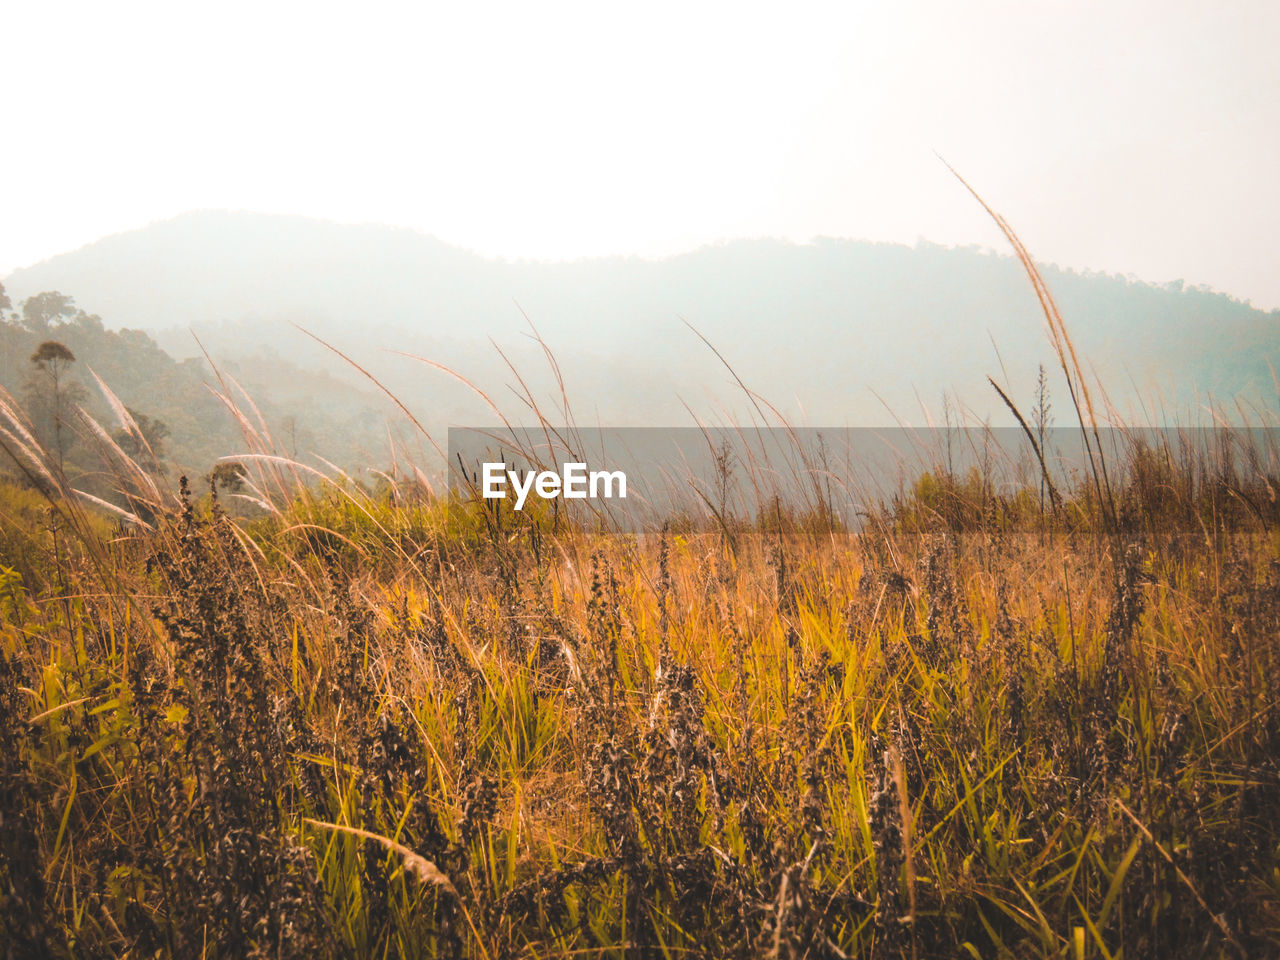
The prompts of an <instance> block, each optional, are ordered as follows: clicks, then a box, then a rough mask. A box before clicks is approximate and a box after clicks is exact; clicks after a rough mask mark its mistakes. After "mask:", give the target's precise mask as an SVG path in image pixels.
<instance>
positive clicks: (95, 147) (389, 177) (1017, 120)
mask: <svg viewBox="0 0 1280 960" xmlns="http://www.w3.org/2000/svg"><path fill="white" fill-rule="evenodd" d="M4 21H5V24H4V35H5V43H4V50H3V53H2V54H0V78H2V80H0V122H2V125H0V137H2V138H3V141H2V144H0V171H2V172H3V179H2V180H0V275H3V274H5V273H7V272H8V271H9V270H11V269H13V268H15V267H19V266H24V265H27V264H29V263H32V262H35V261H38V260H41V259H44V258H46V257H49V256H51V255H54V254H56V253H60V252H63V251H66V250H70V249H74V248H76V247H78V246H81V245H82V244H85V243H88V242H91V241H92V240H95V239H97V238H98V237H100V236H102V235H104V234H108V233H114V232H118V231H121V230H127V229H131V228H134V227H139V226H142V225H144V224H146V223H148V222H150V221H153V220H158V219H165V218H167V217H171V216H174V215H176V214H178V213H181V212H183V211H186V210H191V209H197V208H231V209H247V210H258V211H265V212H287V213H301V214H307V215H311V216H316V217H323V218H328V219H334V220H341V221H353V222H359V221H379V222H385V223H392V224H398V225H404V226H410V227H415V228H418V229H421V230H423V231H426V232H428V233H432V234H434V235H436V236H438V237H440V238H442V239H444V240H448V241H451V242H455V243H459V244H462V245H464V246H467V247H470V248H472V249H475V250H479V251H481V252H485V253H492V254H501V255H506V256H530V257H541V258H558V257H569V256H581V255H592V254H605V253H639V254H642V255H657V254H664V253H670V252H676V251H680V250H684V249H689V248H691V247H694V246H697V245H699V244H702V243H706V242H710V241H714V240H717V239H722V238H728V237H738V236H761V235H777V236H787V237H791V238H794V239H799V240H804V239H808V238H810V237H812V236H814V235H818V234H825V235H829V236H847V237H857V238H868V239H884V240H900V241H906V242H912V241H914V240H916V239H917V238H918V237H924V238H927V239H929V240H932V241H934V242H938V243H947V244H951V243H980V244H983V245H990V246H994V247H997V248H998V249H1000V250H1004V249H1005V246H1004V244H1003V242H1002V241H1000V239H999V237H998V235H997V234H996V233H995V231H994V228H993V227H992V226H991V225H990V224H989V223H988V222H987V221H986V219H985V215H984V214H983V213H982V211H981V209H980V208H979V207H978V206H977V205H976V204H975V203H974V201H973V200H972V199H971V198H970V197H968V195H967V194H966V193H965V192H964V190H963V189H962V188H961V187H960V185H959V184H958V183H957V182H956V181H954V180H953V179H951V177H950V174H948V173H947V172H946V169H945V168H944V167H943V166H942V164H941V163H940V162H939V161H938V159H937V158H936V157H935V156H934V151H935V150H936V151H937V152H938V153H940V154H942V155H943V156H945V157H946V158H947V159H948V160H949V161H950V162H951V163H952V164H954V165H955V166H956V167H957V168H958V169H959V170H960V171H961V172H962V173H963V174H964V175H965V176H966V177H967V178H968V179H969V180H970V181H971V182H972V183H973V184H974V186H975V187H977V188H978V189H979V190H980V191H982V192H983V193H984V194H985V195H986V197H987V199H988V200H989V201H990V202H991V203H992V204H993V205H994V206H995V207H996V208H997V209H999V210H1000V211H1001V212H1002V213H1003V214H1004V215H1005V216H1006V218H1007V219H1008V220H1009V221H1010V222H1011V223H1012V224H1013V225H1014V227H1015V228H1016V229H1017V230H1019V232H1020V233H1021V234H1022V237H1023V240H1024V241H1025V242H1026V243H1027V244H1028V246H1029V247H1030V248H1031V250H1032V252H1033V254H1035V255H1036V256H1037V258H1039V259H1041V260H1044V261H1051V262H1057V263H1060V264H1063V265H1068V266H1074V267H1077V268H1092V269H1101V270H1106V271H1108V272H1117V273H1131V274H1134V275H1137V276H1139V277H1142V278H1143V279H1148V280H1153V281H1165V280H1171V279H1175V278H1182V279H1185V280H1186V281H1187V282H1189V283H1207V284H1210V285H1211V286H1213V287H1215V288H1216V289H1220V290H1224V291H1227V292H1229V293H1232V294H1234V295H1236V296H1240V297H1243V298H1250V299H1252V300H1253V302H1254V304H1255V305H1257V306H1261V307H1264V308H1268V309H1270V308H1274V307H1280V53H1278V51H1280V4H1277V3H1275V2H1274V0H1257V2H1230V0H1227V2H1222V0H1219V2H1203V3H1186V2H1179V0H1151V2H1145V0H1144V2H1123V0H1111V2H1094V0H1060V2H1059V0H1021V2H999V0H970V2H965V3H956V2H955V0H911V2H893V3H886V2H880V3H874V4H873V3H858V2H848V0H846V2H834V3H819V2H803V0H802V2H791V3H789V4H787V5H785V8H784V5H783V4H780V3H771V4H752V3H749V2H744V0H737V2H732V3H714V4H713V3H703V4H698V3H694V2H690V0H685V2H678V3H668V2H665V0H644V2H641V3H633V4H628V5H625V6H624V5H622V4H616V3H607V2H605V3H602V2H599V0H596V2H584V3H560V2H555V0H539V2H537V3H531V2H529V0H523V2H519V3H508V2H505V0H504V2H495V0H489V2H486V3H474V4H473V3H466V2H460V0H451V2H448V3H415V4H403V5H392V4H377V3H362V4H359V5H356V4H350V3H348V4H343V5H341V6H337V5H335V6H327V5H323V4H317V3H306V4H275V5H272V4H265V3H252V4H241V3H235V2H223V3H217V4H203V5H199V6H197V5H193V4H183V3H171V2H170V3H156V4H138V3H111V4H105V3H101V2H96V3H90V4H66V3H57V2H42V3H35V2H29V3H14V4H10V5H8V8H7V9H6V13H5V16H4ZM71 292H72V293H74V291H71Z"/></svg>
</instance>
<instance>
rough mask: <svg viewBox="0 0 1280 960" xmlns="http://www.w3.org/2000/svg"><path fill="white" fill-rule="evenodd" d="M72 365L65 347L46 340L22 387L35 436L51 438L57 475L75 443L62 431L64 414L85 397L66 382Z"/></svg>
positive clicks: (79, 388)
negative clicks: (41, 435)
mask: <svg viewBox="0 0 1280 960" xmlns="http://www.w3.org/2000/svg"><path fill="white" fill-rule="evenodd" d="M27 302H28V303H30V301H27ZM75 361H76V357H75V354H74V353H72V352H71V351H70V350H69V349H68V348H67V347H66V345H65V344H61V343H59V342H58V341H57V340H46V341H44V342H43V343H41V344H40V346H39V347H37V348H36V352H35V353H33V354H31V363H32V365H33V366H34V367H35V369H34V370H33V371H32V373H31V376H30V377H29V378H28V379H27V384H26V387H27V405H28V410H29V411H30V413H31V419H32V421H33V423H34V425H35V427H36V430H37V432H38V433H41V434H43V438H44V440H45V441H46V443H47V442H48V440H49V439H50V438H52V440H53V450H54V452H55V453H56V454H57V457H58V474H59V475H61V474H62V471H63V461H64V458H65V456H66V452H67V449H68V448H69V447H70V446H71V443H72V441H73V440H74V439H75V437H74V435H73V434H72V433H71V432H70V431H68V430H65V429H64V427H65V424H66V411H67V410H68V409H69V408H70V407H71V406H72V405H73V404H76V403H80V402H83V401H84V399H85V397H86V394H85V390H84V387H82V386H81V385H80V384H78V383H76V382H75V381H74V380H70V379H68V369H69V368H70V366H71V364H73V363H75Z"/></svg>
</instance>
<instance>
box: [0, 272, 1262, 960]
mask: <svg viewBox="0 0 1280 960" xmlns="http://www.w3.org/2000/svg"><path fill="white" fill-rule="evenodd" d="M1027 262H1028V264H1029V261H1027ZM1031 272H1032V275H1033V278H1034V270H1032V271H1031ZM1046 296H1047V294H1046ZM1051 306H1052V304H1051V301H1046V311H1047V316H1048V317H1049V322H1050V329H1051V332H1052V333H1053V336H1054V338H1055V343H1056V344H1057V347H1058V355H1059V358H1060V359H1061V360H1062V366H1063V370H1064V372H1065V373H1066V375H1067V377H1068V383H1069V384H1070V385H1071V397H1072V409H1073V410H1074V413H1075V415H1076V416H1077V418H1078V420H1079V425H1080V427H1081V429H1082V430H1084V431H1086V436H1087V435H1088V432H1089V431H1090V430H1091V429H1092V425H1093V423H1094V415H1093V411H1092V407H1091V404H1092V401H1091V400H1090V397H1089V394H1088V392H1087V391H1086V390H1085V389H1084V381H1083V378H1082V377H1081V376H1080V375H1079V369H1078V365H1077V364H1076V363H1075V360H1074V357H1073V356H1072V354H1071V351H1070V343H1069V341H1068V340H1065V330H1062V331H1061V332H1060V333H1059V328H1060V326H1061V321H1060V320H1056V321H1055V318H1054V312H1053V311H1052V310H1051ZM111 400H112V398H111V397H110V395H109V394H108V395H107V401H108V403H109V404H111ZM113 406H114V407H117V408H119V410H123V406H122V405H120V404H118V403H115V404H114V405H113ZM3 413H4V415H5V423H4V427H5V443H6V446H7V448H8V449H9V451H10V452H11V453H12V454H13V456H14V460H15V463H16V464H18V465H19V466H20V468H21V469H20V470H17V472H15V474H14V475H13V478H12V479H11V480H9V481H6V482H5V483H4V485H3V486H2V487H0V550H2V551H3V553H2V555H0V563H3V566H2V567H0V605H2V606H3V611H4V615H3V627H2V628H0V629H2V631H3V632H2V633H0V949H2V951H3V952H4V953H5V954H7V955H8V956H12V957H26V956H77V957H79V956H83V957H97V956H130V957H150V956H173V957H224V958H225V957H247V956H260V957H294V956H297V957H360V958H366V957H367V958H373V957H389V956H408V957H474V958H489V960H497V958H500V957H502V958H507V957H511V958H514V957H530V958H533V957H538V958H552V957H566V958H567V957H595V956H599V957H618V958H630V957H646V958H647V957H723V958H732V957H742V958H754V957H777V958H783V957H785V958H838V957H912V958H919V957H954V956H972V957H1009V956H1013V957H1027V956H1045V957H1074V958H1082V957H1106V958H1118V957H1121V956H1124V957H1129V958H1133V957H1202V956H1206V957H1217V956H1227V957H1243V956H1267V955H1276V954H1277V953H1280V759H1278V758H1280V715H1278V713H1277V703H1276V692H1277V684H1276V679H1275V678H1276V677H1277V676H1278V675H1280V497H1278V494H1280V472H1277V471H1276V470H1274V469H1272V468H1271V467H1270V466H1268V465H1269V464H1271V462H1272V461H1271V460H1270V456H1271V454H1272V453H1273V452H1274V451H1269V450H1266V449H1257V448H1256V447H1250V446H1248V441H1247V439H1246V438H1245V437H1244V436H1243V435H1242V436H1241V437H1237V439H1236V441H1234V442H1233V443H1234V446H1233V445H1232V444H1228V443H1224V444H1222V445H1221V446H1220V447H1218V448H1217V451H1216V452H1215V451H1210V450H1203V449H1201V450H1189V449H1183V450H1179V449H1176V448H1174V447H1172V446H1166V447H1163V448H1151V447H1143V446H1141V445H1138V444H1134V445H1132V446H1131V447H1130V450H1129V453H1128V455H1127V456H1126V457H1125V458H1124V459H1123V460H1116V459H1112V460H1111V461H1110V462H1102V461H1097V462H1095V465H1094V469H1093V470H1091V471H1090V472H1089V473H1088V474H1086V475H1084V476H1082V477H1081V478H1079V481H1078V483H1076V484H1074V485H1072V486H1069V487H1061V488H1057V487H1055V488H1054V489H1053V490H1051V491H1049V492H1048V494H1047V495H1046V494H1044V493H1042V491H1041V489H1040V485H1039V483H1038V482H1034V481H1033V483H1032V484H1030V485H1029V486H1028V487H1027V488H1026V489H1024V490H1021V491H1017V490H1015V491H1008V490H1004V491H1001V490H999V489H996V488H994V487H993V486H992V484H990V483H989V478H987V477H985V476H984V475H983V474H981V473H980V472H978V473H974V474H971V475H969V474H967V475H964V476H955V475H951V474H949V473H947V472H946V471H945V470H938V471H934V472H932V473H931V474H930V475H929V476H928V477H924V478H921V479H920V481H919V482H918V483H916V484H915V485H914V486H913V487H910V488H908V489H907V490H905V491H903V492H902V494H901V495H900V496H898V497H897V498H891V499H890V500H888V501H886V502H884V503H881V504H879V505H878V506H877V507H876V508H874V509H871V510H869V511H868V515H867V516H866V517H865V518H864V519H865V523H864V524H863V525H862V526H861V527H860V528H859V529H857V530H852V529H846V528H845V527H844V526H843V525H841V524H839V523H836V522H834V520H833V519H832V517H831V515H830V514H828V513H824V512H821V511H819V512H818V513H817V514H812V513H810V514H806V515H797V514H795V513H787V512H785V511H783V510H779V509H774V510H772V511H771V512H770V511H766V512H764V513H762V514H761V516H759V517H757V518H756V519H755V520H754V521H752V522H750V523H743V524H742V525H740V526H739V527H737V528H735V529H732V530H731V529H730V528H729V527H728V526H727V524H723V523H722V524H714V523H713V524H709V525H702V526H699V525H698V524H688V523H686V524H684V525H682V526H681V527H680V528H679V530H678V532H677V530H676V529H675V528H671V529H668V530H665V531H656V530H655V531H654V532H652V533H647V534H641V535H623V534H619V533H608V532H600V531H597V530H592V529H586V528H584V527H573V526H570V525H568V524H566V523H564V522H560V521H557V520H556V519H555V518H552V517H549V516H548V515H546V514H545V513H543V514H538V513H536V512H534V513H532V514H530V515H525V514H520V515H516V514H514V513H512V512H510V511H506V512H503V511H501V510H499V511H495V510H493V509H488V508H485V507H484V506H483V505H481V504H476V503H468V502H464V501H463V500H461V499H458V498H450V497H448V496H444V495H439V496H437V495H432V494H430V493H429V492H428V491H427V490H426V489H425V487H424V486H423V485H422V484H421V483H419V482H416V481H414V480H410V479H394V478H389V479H388V480H387V482H386V483H385V484H384V485H383V486H382V487H381V488H380V489H378V490H366V489H364V488H362V487H361V486H360V485H358V484H356V483H354V482H349V481H346V480H343V479H342V478H340V477H339V478H330V479H324V480H319V479H316V478H315V477H313V476H311V475H310V474H307V473H305V472H301V470H300V468H298V467H297V465H295V464H290V463H288V462H285V461H283V460H273V459H261V458H259V459H253V458H246V462H247V463H249V464H250V469H249V470H248V472H247V475H246V476H243V477H242V476H241V475H240V474H239V473H238V472H236V471H224V472H223V473H222V474H221V475H220V476H216V477H211V478H208V479H206V480H203V481H197V480H196V479H195V478H191V480H190V482H188V481H187V480H186V479H184V480H183V482H182V484H181V489H180V491H179V492H178V493H177V494H176V495H171V494H168V493H167V492H166V491H165V489H164V481H163V479H162V478H161V476H160V475H159V472H158V471H157V470H151V469H145V468H143V467H141V466H138V465H137V463H139V462H145V459H146V438H145V436H144V435H143V433H142V431H141V429H140V428H138V427H137V424H136V423H135V424H133V426H132V427H130V423H131V421H130V419H129V417H128V415H127V411H125V413H124V414H123V415H122V416H121V423H122V426H121V429H122V430H124V431H125V432H126V433H128V434H130V435H132V436H134V439H135V440H136V442H137V447H136V452H137V456H136V457H130V456H129V455H127V452H126V451H125V450H124V449H122V447H121V445H120V444H119V443H117V442H116V441H115V440H113V439H112V436H111V434H109V433H108V432H107V431H98V432H97V433H94V432H92V431H89V434H88V435H86V440H85V442H86V443H89V442H97V443H99V444H100V445H101V448H102V450H103V451H104V452H105V453H107V454H109V455H110V456H109V457H107V459H108V460H109V462H110V463H111V464H112V467H111V476H113V477H114V478H115V484H116V489H117V493H118V496H116V497H115V498H114V499H111V498H105V497H100V498H98V499H97V500H96V501H94V502H90V501H87V500H86V499H85V498H84V497H82V496H78V495H76V494H75V493H73V491H72V490H71V489H70V488H69V487H67V486H66V485H65V483H64V478H63V477H61V476H59V474H58V472H57V467H56V462H55V459H54V458H53V457H51V455H50V454H49V453H47V452H42V451H40V450H39V449H38V443H37V438H36V437H35V436H34V434H32V433H31V432H30V424H29V421H27V419H26V418H25V416H24V415H23V413H22V412H21V411H20V410H19V409H18V408H17V405H16V404H15V403H12V402H10V401H8V400H6V403H5V408H4V410H3ZM1019 416H1021V414H1019ZM1024 422H1026V423H1027V424H1028V436H1029V437H1033V436H1035V431H1034V429H1031V427H1030V421H1024ZM242 423H243V425H244V426H245V429H246V430H247V431H248V432H250V433H251V432H252V416H251V415H245V416H243V418H242ZM1222 436H1224V437H1226V436H1229V433H1228V432H1227V431H1225V430H1224V431H1223V432H1222ZM94 438H96V440H95V439H94ZM259 439H261V438H259ZM15 469H16V468H15ZM219 481H220V482H219ZM242 484H243V489H242V491H241V492H240V493H236V492H234V489H235V488H238V487H240V486H241V485H242ZM238 496H249V497H252V498H253V499H254V500H255V501H256V502H257V504H258V508H257V512H256V515H255V516H253V517H248V516H245V515H243V514H244V511H243V510H242V509H240V508H237V511H236V512H237V513H239V514H242V515H239V516H234V517H233V516H232V515H231V514H230V513H229V512H228V509H227V504H228V503H231V502H235V503H237V504H243V503H245V501H244V500H242V499H236V500H234V501H232V500H231V498H232V497H238ZM123 514H128V517H127V518H126V517H125V516H123Z"/></svg>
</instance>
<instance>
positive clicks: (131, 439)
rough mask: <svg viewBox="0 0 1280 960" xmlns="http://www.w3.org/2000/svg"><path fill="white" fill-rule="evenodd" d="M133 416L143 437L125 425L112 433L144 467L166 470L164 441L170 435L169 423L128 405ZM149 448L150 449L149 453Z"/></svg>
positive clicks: (122, 448)
mask: <svg viewBox="0 0 1280 960" xmlns="http://www.w3.org/2000/svg"><path fill="white" fill-rule="evenodd" d="M125 409H127V410H128V411H129V416H130V417H132V418H133V422H134V424H135V425H136V426H137V428H138V433H140V434H142V436H141V437H139V436H138V434H135V433H134V432H133V431H131V430H126V429H124V428H123V427H122V428H120V429H119V430H117V431H116V432H115V433H113V434H112V435H111V439H112V440H114V441H115V442H116V446H118V447H119V448H120V449H121V450H123V451H124V453H125V455H126V456H128V457H129V458H130V459H131V460H133V461H135V462H137V463H139V464H140V465H142V466H143V468H144V469H155V470H156V471H158V472H160V473H163V472H164V456H165V449H164V441H165V439H166V438H167V437H168V436H169V425H168V424H167V423H165V422H164V421H163V420H160V419H154V420H153V419H152V418H151V417H148V416H147V415H146V414H145V413H138V411H136V410H134V409H133V408H132V407H126V408H125ZM148 450H149V451H150V452H149V453H148Z"/></svg>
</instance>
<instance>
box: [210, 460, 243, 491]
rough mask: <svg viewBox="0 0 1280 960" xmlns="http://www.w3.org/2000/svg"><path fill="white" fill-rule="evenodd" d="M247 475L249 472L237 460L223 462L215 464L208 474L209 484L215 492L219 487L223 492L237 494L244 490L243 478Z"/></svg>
mask: <svg viewBox="0 0 1280 960" xmlns="http://www.w3.org/2000/svg"><path fill="white" fill-rule="evenodd" d="M248 475H249V471H248V470H246V469H245V466H244V464H243V463H241V462H240V461H239V460H231V461H224V462H222V463H219V464H216V465H215V466H214V468H213V470H212V471H211V472H210V473H209V484H210V486H212V487H213V488H214V489H215V490H216V489H217V488H218V487H221V488H222V489H223V490H230V491H231V492H232V493H239V492H240V491H241V490H243V489H244V478H245V477H247V476H248Z"/></svg>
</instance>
